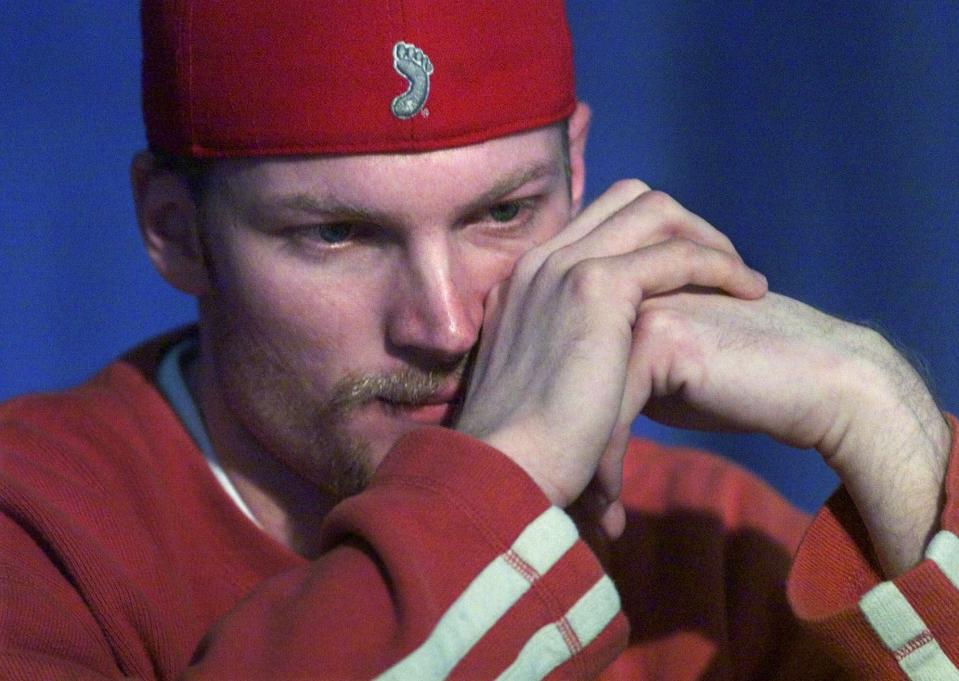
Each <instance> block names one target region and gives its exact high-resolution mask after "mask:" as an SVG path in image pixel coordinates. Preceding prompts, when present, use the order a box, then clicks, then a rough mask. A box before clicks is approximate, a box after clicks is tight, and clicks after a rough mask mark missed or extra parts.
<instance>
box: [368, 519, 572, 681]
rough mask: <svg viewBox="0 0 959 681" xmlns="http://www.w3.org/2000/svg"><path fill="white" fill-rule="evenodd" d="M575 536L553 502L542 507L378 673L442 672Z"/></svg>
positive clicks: (400, 676) (388, 679) (387, 680)
mask: <svg viewBox="0 0 959 681" xmlns="http://www.w3.org/2000/svg"><path fill="white" fill-rule="evenodd" d="M578 538H579V535H578V533H577V532H576V526H575V525H574V524H573V521H572V520H570V518H569V516H567V515H566V514H565V513H563V512H562V511H561V510H560V509H558V508H556V507H550V508H549V509H548V510H546V511H544V512H543V513H542V514H541V515H540V516H539V517H538V518H536V520H534V521H533V522H532V523H530V524H529V525H528V526H527V527H526V529H524V530H523V532H522V533H521V534H520V536H519V537H517V539H516V541H515V542H513V545H512V546H511V547H510V548H509V549H508V550H507V551H505V552H504V553H501V554H500V555H499V556H497V557H496V558H494V559H493V561H492V562H490V563H489V564H488V565H487V566H486V567H485V568H483V570H482V571H480V573H479V574H478V575H477V576H476V578H474V579H473V581H472V582H470V584H469V586H467V587H466V589H464V591H463V593H461V594H460V595H459V597H458V598H457V599H456V600H455V601H453V604H452V605H451V606H450V607H449V609H448V610H447V611H446V612H445V613H443V616H442V617H440V619H439V621H438V622H437V624H436V627H435V628H434V629H433V631H432V632H431V633H430V635H429V637H427V639H426V641H425V642H424V643H423V644H422V645H421V646H420V647H419V648H417V649H416V650H414V651H413V652H412V653H410V655H408V656H407V657H405V658H404V659H403V660H401V661H400V662H398V663H397V664H396V665H394V666H393V667H391V668H390V669H388V670H386V671H385V672H384V673H383V674H382V675H380V676H379V677H378V678H379V679H381V680H382V681H394V680H395V681H399V680H405V679H418V680H420V679H422V680H423V681H427V680H428V679H441V678H444V677H446V676H447V675H448V674H449V673H450V672H451V671H452V670H453V668H454V667H455V666H456V665H457V664H458V663H459V662H460V660H462V659H463V657H465V656H466V654H467V653H469V651H470V650H471V649H472V648H473V646H474V645H476V643H477V641H479V640H480V639H481V638H483V636H484V635H485V634H486V633H487V632H488V631H489V630H490V629H492V628H493V626H494V625H495V624H496V622H498V621H499V619H500V618H501V617H502V616H503V615H504V614H505V613H506V611H507V610H509V609H510V608H511V607H512V606H513V605H514V604H516V602H517V601H519V599H520V598H521V597H522V596H523V594H525V593H526V592H527V591H529V589H530V587H531V586H532V585H533V583H534V582H536V581H537V580H538V579H539V578H540V577H541V576H542V575H544V574H545V573H546V572H548V571H549V570H550V568H552V567H553V565H555V564H556V562H557V561H558V560H559V559H560V558H561V557H562V556H563V554H565V553H566V552H567V551H568V550H569V549H570V548H571V547H572V546H573V544H575V543H576V540H577V539H578Z"/></svg>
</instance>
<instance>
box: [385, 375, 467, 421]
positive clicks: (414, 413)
mask: <svg viewBox="0 0 959 681" xmlns="http://www.w3.org/2000/svg"><path fill="white" fill-rule="evenodd" d="M464 397H465V386H463V385H449V386H444V387H442V388H440V389H439V390H437V391H436V392H434V393H432V394H430V395H428V396H426V397H424V398H423V399H420V400H414V401H408V402H407V401H394V400H389V399H386V398H382V397H380V398H377V402H379V404H380V405H381V406H382V407H383V408H384V410H385V411H386V412H387V413H388V414H390V415H392V416H396V417H398V418H400V419H403V420H407V421H413V422H415V423H418V424H422V425H433V426H449V425H451V424H452V423H453V420H454V419H455V418H456V416H457V415H458V414H459V410H460V407H462V406H463V398H464Z"/></svg>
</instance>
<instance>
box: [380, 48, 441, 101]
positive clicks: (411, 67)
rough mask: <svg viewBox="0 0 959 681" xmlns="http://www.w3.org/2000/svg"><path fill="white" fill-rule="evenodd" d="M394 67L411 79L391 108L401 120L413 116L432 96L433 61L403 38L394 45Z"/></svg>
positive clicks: (407, 78)
mask: <svg viewBox="0 0 959 681" xmlns="http://www.w3.org/2000/svg"><path fill="white" fill-rule="evenodd" d="M393 68H394V69H396V72H397V73H398V74H400V75H401V76H403V77H404V78H406V80H407V81H409V87H408V88H406V92H404V93H403V94H401V95H399V96H398V97H395V98H394V99H393V104H392V105H391V106H390V109H392V111H393V115H394V116H396V117H397V118H399V119H400V120H406V119H407V118H412V117H413V116H415V115H416V114H418V113H419V112H420V111H422V110H423V106H425V105H426V100H427V99H428V98H429V96H430V75H432V73H433V62H431V61H430V58H429V57H427V56H426V53H425V52H423V50H421V49H420V48H418V47H417V46H416V45H413V44H412V43H404V42H403V41H402V40H401V41H400V42H398V43H396V44H395V45H394V46H393Z"/></svg>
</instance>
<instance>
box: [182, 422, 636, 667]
mask: <svg viewBox="0 0 959 681" xmlns="http://www.w3.org/2000/svg"><path fill="white" fill-rule="evenodd" d="M323 541H324V553H323V555H322V557H321V558H320V559H318V560H316V561H313V562H311V563H309V564H307V565H305V566H303V567H302V568H300V569H296V570H292V571H289V572H286V573H284V574H282V575H280V576H278V577H277V578H274V579H272V580H269V581H267V582H266V583H264V584H263V585H261V586H260V587H259V588H257V589H256V590H255V592H254V594H253V595H252V596H251V597H250V598H248V599H247V600H246V601H244V602H243V603H241V604H240V605H239V606H238V607H236V608H235V609H234V610H233V611H232V612H230V613H229V614H228V615H227V616H226V617H225V618H224V619H223V620H222V621H221V622H220V623H219V624H218V625H217V627H216V628H215V630H214V631H213V632H211V634H210V635H209V637H208V639H207V641H206V643H205V645H204V646H203V648H202V651H201V655H200V656H199V659H198V660H197V661H196V664H195V665H194V666H193V667H191V669H190V670H189V673H188V674H187V676H188V677H189V678H240V677H242V678H300V677H310V678H380V679H432V678H446V677H447V676H450V677H451V678H496V677H501V678H513V679H528V678H542V677H547V676H551V675H552V676H559V675H561V676H562V677H563V678H591V677H594V676H595V675H596V674H597V673H598V672H599V671H600V670H601V669H602V668H603V667H605V666H606V665H607V664H608V663H609V662H610V661H612V660H613V659H614V658H615V656H616V655H617V654H618V653H619V652H620V650H621V649H622V647H623V646H624V645H625V639H626V629H627V625H626V622H625V618H624V617H623V615H622V614H621V612H620V604H619V597H618V594H617V592H616V590H615V588H614V587H613V585H612V582H611V581H610V579H609V578H608V577H607V576H606V575H605V574H604V572H603V570H602V568H601V566H600V564H599V562H598V561H597V559H596V557H595V556H594V554H593V553H592V552H591V551H590V550H589V549H588V548H587V546H586V545H585V544H584V543H583V542H582V541H581V540H580V539H579V537H578V535H577V532H576V529H575V526H574V525H573V523H572V521H571V520H570V518H569V517H568V516H567V515H566V514H565V513H564V512H563V511H561V510H560V509H558V508H556V507H553V506H550V505H549V503H548V502H547V500H546V498H545V496H544V495H543V494H542V493H541V492H540V491H539V489H538V488H537V487H536V486H535V484H534V483H533V481H532V480H531V479H530V478H528V476H526V475H525V473H523V472H522V471H521V469H519V468H518V467H517V466H515V464H513V463H512V462H511V461H510V460H509V459H507V458H506V457H505V456H503V455H502V454H501V453H499V452H498V451H496V450H493V449H491V448H489V447H487V446H486V445H484V444H482V443H480V442H478V441H476V440H473V439H471V438H468V437H466V436H464V435H461V434H459V433H455V432H453V431H449V430H445V429H441V428H424V429H421V430H418V431H416V432H414V433H412V434H410V435H408V436H406V437H405V438H404V439H402V440H400V441H399V442H398V443H397V444H396V445H395V447H394V448H393V450H391V452H390V453H389V454H388V456H387V457H386V459H385V460H384V462H383V463H382V464H381V466H380V467H379V469H378V470H377V472H376V474H375V476H374V478H373V481H372V483H371V484H370V486H369V487H368V489H367V490H365V491H364V492H363V493H361V494H359V495H357V496H356V497H353V498H351V499H349V500H347V501H345V502H343V503H341V504H340V505H339V506H337V507H336V508H335V509H334V511H333V512H332V513H331V515H330V516H329V517H328V519H327V521H326V522H325V525H324V535H323Z"/></svg>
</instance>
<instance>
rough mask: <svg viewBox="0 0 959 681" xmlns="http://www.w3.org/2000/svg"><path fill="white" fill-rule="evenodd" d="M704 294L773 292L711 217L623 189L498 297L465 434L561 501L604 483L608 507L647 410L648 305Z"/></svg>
mask: <svg viewBox="0 0 959 681" xmlns="http://www.w3.org/2000/svg"><path fill="white" fill-rule="evenodd" d="M690 285H692V286H699V287H707V288H715V289H719V290H722V291H724V292H726V293H727V294H729V295H733V296H739V297H741V298H757V297H759V296H762V295H763V294H764V293H765V292H766V281H765V278H763V277H762V275H760V274H758V273H756V272H754V271H753V270H751V269H749V268H748V267H746V265H745V264H744V263H743V261H742V259H741V258H740V257H739V256H738V255H737V254H736V252H735V250H734V249H733V247H732V244H731V243H730V242H729V240H728V239H726V237H724V236H723V235H722V234H720V233H719V232H718V231H716V230H715V229H714V228H713V227H711V226H710V225H708V224H707V223H706V222H705V221H703V220H702V219H701V218H698V217H696V216H695V215H693V214H691V213H689V212H688V211H686V210H685V209H683V208H682V207H681V206H679V205H678V204H677V203H676V202H675V201H673V200H672V199H670V198H669V197H667V196H665V195H664V194H661V193H658V192H651V191H649V188H648V187H646V185H644V184H642V183H640V182H637V181H627V182H622V183H619V184H617V185H614V186H613V187H612V188H611V189H610V190H609V191H608V192H606V193H605V194H604V195H603V196H602V197H600V199H598V200H597V201H596V202H595V203H593V204H592V205H590V206H589V207H588V208H587V209H586V210H585V211H583V213H582V214H580V215H579V216H578V217H577V218H576V219H575V220H574V221H573V222H572V223H570V225H569V226H567V228H566V229H565V230H563V231H562V232H561V233H560V234H558V235H557V236H556V237H555V238H554V239H552V240H550V241H548V242H547V243H545V244H543V245H542V246H540V247H538V248H535V249H533V250H531V251H530V252H528V253H527V254H526V255H525V256H524V257H523V258H521V259H520V261H519V262H518V263H517V266H516V268H515V270H514V272H513V275H512V276H511V277H510V279H509V280H508V281H507V282H505V283H504V284H503V285H501V286H500V287H498V288H496V289H494V290H493V291H492V292H491V294H490V298H489V300H488V301H487V318H486V319H485V320H484V324H483V336H482V339H481V342H480V347H479V350H478V354H477V358H476V361H475V364H474V367H473V370H472V374H471V376H470V382H469V390H468V393H467V397H466V401H465V404H464V407H463V411H462V414H461V416H460V418H459V420H458V423H457V428H458V429H459V430H462V431H464V432H467V433H469V434H471V435H474V436H476V437H478V438H480V439H483V440H485V441H486V442H488V443H490V444H492V445H493V446H495V447H497V448H499V449H500V450H501V451H503V452H505V453H506V454H507V455H508V456H510V457H511V458H512V459H513V460H514V461H516V462H517V463H518V464H519V465H520V466H522V467H523V468H524V469H525V470H526V471H527V472H528V473H529V474H530V476H532V478H533V479H534V480H535V481H536V482H537V483H538V484H539V485H540V487H541V488H542V489H543V491H544V492H545V493H546V495H547V496H548V497H549V498H550V500H551V501H552V502H553V503H554V504H557V505H559V506H563V507H565V506H568V505H569V504H570V503H572V502H573V501H574V500H576V499H577V498H578V497H580V495H581V494H582V493H583V491H584V489H585V488H586V486H587V484H589V483H590V482H591V481H593V482H594V484H593V486H592V489H593V491H594V492H595V496H596V497H599V499H600V502H599V503H598V504H593V505H594V506H598V507H599V508H600V509H602V508H605V507H606V506H607V505H608V504H610V503H612V502H614V501H615V500H616V498H617V497H618V495H619V489H620V478H621V462H622V456H623V454H624V452H625V448H626V444H627V442H628V439H629V427H630V423H631V422H632V421H633V419H634V418H635V417H636V416H637V414H638V411H639V409H640V408H641V407H642V406H643V404H644V400H637V399H635V398H634V397H633V396H632V395H627V394H626V386H627V373H628V370H627V367H628V366H629V365H630V363H631V361H632V359H631V358H632V356H633V355H634V354H635V353H634V327H635V326H636V322H637V319H638V318H639V310H640V305H641V303H642V302H643V300H644V299H645V298H646V297H648V296H654V295H658V294H664V293H667V292H670V291H676V290H679V289H681V288H683V287H686V286H690ZM618 510H619V512H618V513H617V507H616V506H615V505H614V506H613V512H612V513H607V517H606V520H605V527H606V529H607V532H608V533H610V534H612V535H616V534H618V533H619V532H621V531H622V523H623V518H622V513H621V508H620V509H618Z"/></svg>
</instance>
